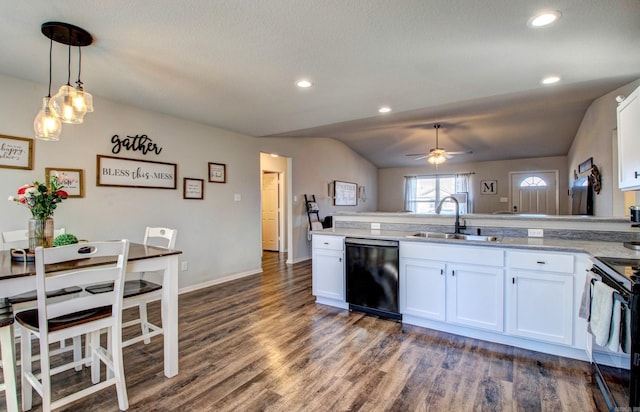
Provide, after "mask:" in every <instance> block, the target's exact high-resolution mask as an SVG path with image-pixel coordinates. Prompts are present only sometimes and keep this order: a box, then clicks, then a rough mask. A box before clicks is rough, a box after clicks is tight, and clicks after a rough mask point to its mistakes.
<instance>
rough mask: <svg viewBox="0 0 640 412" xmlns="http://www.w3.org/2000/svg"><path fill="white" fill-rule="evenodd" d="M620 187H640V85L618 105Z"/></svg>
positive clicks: (633, 188) (631, 188)
mask: <svg viewBox="0 0 640 412" xmlns="http://www.w3.org/2000/svg"><path fill="white" fill-rule="evenodd" d="M617 113H618V187H619V188H620V189H622V190H638V189H640V87H639V88H637V89H636V90H634V91H633V93H631V94H630V95H629V96H627V98H626V99H625V100H624V101H623V102H622V103H620V104H619V105H618V109H617Z"/></svg>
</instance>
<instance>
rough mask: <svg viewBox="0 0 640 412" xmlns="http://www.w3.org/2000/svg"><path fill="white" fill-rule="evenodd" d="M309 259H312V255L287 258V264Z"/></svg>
mask: <svg viewBox="0 0 640 412" xmlns="http://www.w3.org/2000/svg"><path fill="white" fill-rule="evenodd" d="M307 260H311V256H306V257H301V258H298V259H295V260H291V259H287V262H286V263H287V265H293V264H294V263H300V262H305V261H307Z"/></svg>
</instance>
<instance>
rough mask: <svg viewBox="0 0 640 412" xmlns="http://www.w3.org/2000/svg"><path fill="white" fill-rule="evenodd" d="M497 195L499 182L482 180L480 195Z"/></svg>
mask: <svg viewBox="0 0 640 412" xmlns="http://www.w3.org/2000/svg"><path fill="white" fill-rule="evenodd" d="M497 193H498V181H497V180H481V181H480V194H483V195H495V194H497Z"/></svg>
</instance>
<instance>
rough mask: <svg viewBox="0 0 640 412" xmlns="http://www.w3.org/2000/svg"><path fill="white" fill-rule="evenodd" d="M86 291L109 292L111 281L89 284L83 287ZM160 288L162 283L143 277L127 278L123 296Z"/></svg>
mask: <svg viewBox="0 0 640 412" xmlns="http://www.w3.org/2000/svg"><path fill="white" fill-rule="evenodd" d="M84 289H85V290H86V291H87V292H89V293H93V294H94V295H95V294H98V293H105V292H111V291H112V290H113V283H103V284H100V285H91V286H87V287H86V288H84ZM160 289H162V285H158V284H157V283H153V282H149V281H146V280H143V279H137V280H127V281H126V282H124V294H123V297H124V298H131V297H134V296H138V295H143V294H145V293H150V292H154V291H156V290H160Z"/></svg>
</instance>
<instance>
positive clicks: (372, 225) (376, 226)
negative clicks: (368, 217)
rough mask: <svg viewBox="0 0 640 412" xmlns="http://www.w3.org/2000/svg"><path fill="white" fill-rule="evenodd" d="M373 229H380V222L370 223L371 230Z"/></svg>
mask: <svg viewBox="0 0 640 412" xmlns="http://www.w3.org/2000/svg"><path fill="white" fill-rule="evenodd" d="M374 229H378V230H379V229H380V223H372V224H371V230H374Z"/></svg>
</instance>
